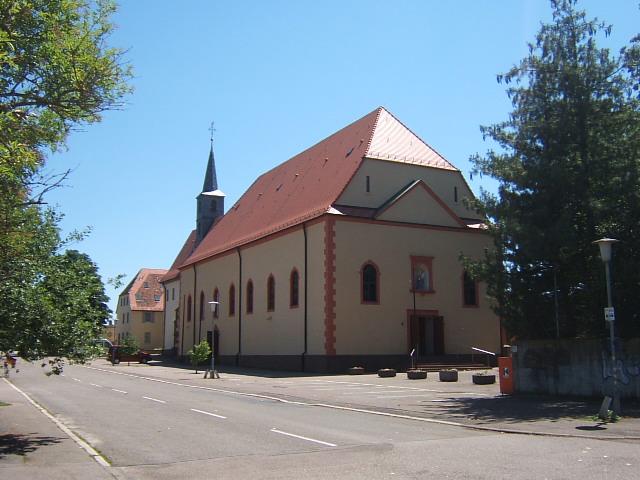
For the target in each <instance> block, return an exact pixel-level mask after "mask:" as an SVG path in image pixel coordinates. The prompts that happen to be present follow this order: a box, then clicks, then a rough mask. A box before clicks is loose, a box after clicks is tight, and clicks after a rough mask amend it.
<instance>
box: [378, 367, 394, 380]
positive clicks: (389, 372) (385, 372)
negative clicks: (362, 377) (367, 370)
mask: <svg viewBox="0 0 640 480" xmlns="http://www.w3.org/2000/svg"><path fill="white" fill-rule="evenodd" d="M378 376H379V377H385V378H386V377H395V376H396V370H395V368H381V369H380V370H378Z"/></svg>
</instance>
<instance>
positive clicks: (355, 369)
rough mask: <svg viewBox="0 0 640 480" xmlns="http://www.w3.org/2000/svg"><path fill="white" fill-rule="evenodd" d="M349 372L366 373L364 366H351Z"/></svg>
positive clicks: (353, 373)
mask: <svg viewBox="0 0 640 480" xmlns="http://www.w3.org/2000/svg"><path fill="white" fill-rule="evenodd" d="M347 373H348V374H349V375H362V374H364V367H350V368H349V370H348V371H347Z"/></svg>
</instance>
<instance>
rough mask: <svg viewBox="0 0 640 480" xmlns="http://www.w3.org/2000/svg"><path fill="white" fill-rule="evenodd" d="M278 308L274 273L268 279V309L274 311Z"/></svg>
mask: <svg viewBox="0 0 640 480" xmlns="http://www.w3.org/2000/svg"><path fill="white" fill-rule="evenodd" d="M275 309H276V279H275V278H274V276H273V275H269V279H268V280H267V311H269V312H272V311H274V310H275Z"/></svg>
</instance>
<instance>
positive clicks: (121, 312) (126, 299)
mask: <svg viewBox="0 0 640 480" xmlns="http://www.w3.org/2000/svg"><path fill="white" fill-rule="evenodd" d="M166 273H167V270H161V269H153V268H143V269H141V270H140V271H139V272H138V274H137V275H136V276H135V277H134V278H133V280H131V282H129V284H128V285H127V286H126V287H125V288H124V290H123V291H122V293H121V294H120V296H119V298H118V306H117V307H116V324H115V326H116V332H115V335H116V338H115V343H119V342H120V341H121V340H122V339H123V338H124V337H125V336H126V335H131V336H132V337H134V338H135V339H136V340H138V342H139V343H140V347H141V348H143V349H146V350H153V349H160V348H162V345H163V339H164V331H163V324H164V304H165V297H164V293H165V289H164V288H163V286H162V284H161V283H160V279H161V278H162V277H163V276H165V274H166Z"/></svg>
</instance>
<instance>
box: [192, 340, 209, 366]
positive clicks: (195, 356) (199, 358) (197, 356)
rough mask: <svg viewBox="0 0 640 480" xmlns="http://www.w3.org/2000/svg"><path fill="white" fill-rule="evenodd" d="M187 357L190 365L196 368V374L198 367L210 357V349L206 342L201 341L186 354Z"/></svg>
mask: <svg viewBox="0 0 640 480" xmlns="http://www.w3.org/2000/svg"><path fill="white" fill-rule="evenodd" d="M187 355H188V356H189V361H190V362H191V365H193V366H194V367H195V368H196V373H198V365H200V364H201V363H202V362H204V361H205V360H206V359H207V358H208V357H209V355H211V347H210V346H209V343H207V341H206V340H202V341H201V342H200V343H198V344H197V345H194V346H193V348H192V349H191V350H189V351H188V352H187Z"/></svg>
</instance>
